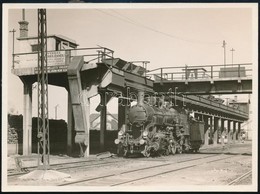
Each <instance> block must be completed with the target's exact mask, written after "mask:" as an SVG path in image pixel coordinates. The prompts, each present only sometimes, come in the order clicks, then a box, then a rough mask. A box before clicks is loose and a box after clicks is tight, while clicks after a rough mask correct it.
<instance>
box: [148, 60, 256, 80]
mask: <svg viewBox="0 0 260 194" xmlns="http://www.w3.org/2000/svg"><path fill="white" fill-rule="evenodd" d="M146 75H147V76H149V77H151V78H152V77H153V79H154V80H155V81H175V80H176V81H177V80H180V81H181V80H183V81H189V80H195V79H209V80H213V79H222V78H244V77H247V78H251V77H252V63H241V64H226V65H203V66H201V65H200V66H188V65H186V66H182V67H163V68H156V69H153V70H150V71H149V72H147V74H146Z"/></svg>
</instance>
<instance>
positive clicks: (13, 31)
mask: <svg viewBox="0 0 260 194" xmlns="http://www.w3.org/2000/svg"><path fill="white" fill-rule="evenodd" d="M9 32H12V33H13V52H12V53H13V54H12V56H13V65H12V69H14V33H15V32H16V31H15V29H13V30H12V31H9Z"/></svg>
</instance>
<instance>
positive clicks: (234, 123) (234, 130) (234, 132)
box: [233, 121, 237, 143]
mask: <svg viewBox="0 0 260 194" xmlns="http://www.w3.org/2000/svg"><path fill="white" fill-rule="evenodd" d="M236 124H237V122H236V121H233V143H236V136H237V131H236Z"/></svg>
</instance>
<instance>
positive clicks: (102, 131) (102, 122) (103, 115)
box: [100, 92, 107, 151]
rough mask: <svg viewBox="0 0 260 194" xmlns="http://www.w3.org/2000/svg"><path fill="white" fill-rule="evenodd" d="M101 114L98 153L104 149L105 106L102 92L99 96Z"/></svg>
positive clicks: (104, 95) (104, 97) (104, 94)
mask: <svg viewBox="0 0 260 194" xmlns="http://www.w3.org/2000/svg"><path fill="white" fill-rule="evenodd" d="M100 97H101V107H102V108H101V112H100V151H104V148H105V133H106V128H107V106H106V93H105V92H102V93H101V95H100Z"/></svg>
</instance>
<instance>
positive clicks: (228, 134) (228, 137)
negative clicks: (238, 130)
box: [227, 120, 231, 144]
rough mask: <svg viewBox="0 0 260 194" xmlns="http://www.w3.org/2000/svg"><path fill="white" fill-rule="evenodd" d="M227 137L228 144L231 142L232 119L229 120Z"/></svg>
mask: <svg viewBox="0 0 260 194" xmlns="http://www.w3.org/2000/svg"><path fill="white" fill-rule="evenodd" d="M227 139H228V144H230V143H231V121H230V120H227Z"/></svg>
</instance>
